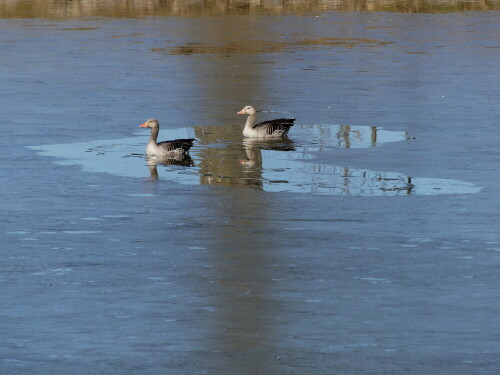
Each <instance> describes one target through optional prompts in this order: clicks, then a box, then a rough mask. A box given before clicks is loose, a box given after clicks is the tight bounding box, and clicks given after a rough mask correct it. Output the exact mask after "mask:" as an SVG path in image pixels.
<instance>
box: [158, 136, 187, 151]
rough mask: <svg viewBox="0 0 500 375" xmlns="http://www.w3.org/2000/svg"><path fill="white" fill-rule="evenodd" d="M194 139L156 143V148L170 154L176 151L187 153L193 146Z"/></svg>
mask: <svg viewBox="0 0 500 375" xmlns="http://www.w3.org/2000/svg"><path fill="white" fill-rule="evenodd" d="M194 141H195V139H194V138H189V139H174V140H172V141H165V142H160V143H158V147H161V148H162V149H163V150H165V151H167V152H170V151H176V150H183V151H184V152H188V151H189V149H190V148H191V146H193V142H194Z"/></svg>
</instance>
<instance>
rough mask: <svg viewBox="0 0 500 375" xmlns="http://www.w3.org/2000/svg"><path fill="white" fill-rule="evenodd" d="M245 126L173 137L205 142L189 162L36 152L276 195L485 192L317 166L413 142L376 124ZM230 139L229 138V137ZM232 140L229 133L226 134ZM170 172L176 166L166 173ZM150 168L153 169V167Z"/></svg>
mask: <svg viewBox="0 0 500 375" xmlns="http://www.w3.org/2000/svg"><path fill="white" fill-rule="evenodd" d="M241 128H242V127H241V126H233V127H232V130H233V132H232V134H231V136H232V137H234V139H219V138H217V136H218V134H217V128H215V127H208V126H196V127H195V128H194V129H182V128H181V129H176V130H169V131H168V132H167V135H168V137H167V139H178V138H190V137H196V136H199V137H200V138H199V139H198V140H197V145H196V146H194V147H193V148H192V149H191V151H190V155H189V157H183V158H175V157H172V158H162V159H159V160H158V159H157V158H156V157H145V155H143V154H142V153H141V152H142V151H143V150H144V140H145V139H146V137H144V136H143V137H140V138H139V137H133V138H123V139H114V140H109V141H91V142H85V143H70V144H62V145H49V146H35V147H31V148H32V149H33V150H37V151H40V153H41V154H42V155H44V156H52V157H55V158H57V159H62V160H59V161H56V162H57V163H58V164H62V165H80V166H82V167H83V169H84V170H86V171H88V172H104V173H111V174H116V175H118V176H127V177H144V176H145V175H146V171H149V176H150V177H152V178H158V177H159V174H158V169H159V168H160V169H163V170H164V173H162V175H164V177H165V179H166V180H168V181H173V182H178V183H181V184H190V185H193V184H200V183H201V184H205V185H222V186H232V187H235V188H244V187H250V188H256V189H259V190H263V191H268V192H294V193H310V194H328V195H364V196H380V195H385V196H391V195H401V194H418V195H440V194H471V193H478V192H480V191H481V188H480V187H478V186H476V185H474V184H472V183H467V182H463V181H457V180H451V179H436V178H434V179H433V178H413V179H412V178H411V176H405V175H402V174H400V173H396V172H377V171H371V170H363V169H355V168H349V167H339V166H335V165H331V164H328V163H321V162H318V161H315V157H314V156H313V153H317V152H321V151H325V150H329V149H333V148H335V147H343V148H366V147H376V146H379V145H382V144H383V143H386V142H398V141H405V140H408V139H409V138H408V136H407V135H406V133H405V132H397V131H384V130H382V129H377V128H376V127H368V126H350V125H343V126H328V125H309V126H307V125H304V126H300V125H299V126H295V127H294V128H293V134H295V135H296V138H298V139H300V140H301V141H300V142H299V143H297V142H294V141H293V140H292V139H290V138H289V137H288V138H287V139H283V140H259V139H249V138H247V139H244V140H241V139H240V138H241V136H239V135H240V133H241ZM221 135H222V134H221ZM226 135H227V134H226ZM165 166H169V167H167V168H165ZM146 167H147V168H146Z"/></svg>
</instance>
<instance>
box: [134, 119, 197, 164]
mask: <svg viewBox="0 0 500 375" xmlns="http://www.w3.org/2000/svg"><path fill="white" fill-rule="evenodd" d="M139 127H141V128H151V138H149V142H148V145H147V146H146V154H147V155H148V156H187V155H189V149H190V148H191V146H193V142H194V141H195V139H194V138H189V139H174V140H171V141H164V142H160V143H156V141H157V139H158V133H159V132H160V124H159V123H158V120H155V119H149V120H147V121H146V122H145V123H143V124H141V125H139Z"/></svg>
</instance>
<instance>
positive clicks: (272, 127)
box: [253, 118, 295, 135]
mask: <svg viewBox="0 0 500 375" xmlns="http://www.w3.org/2000/svg"><path fill="white" fill-rule="evenodd" d="M294 121H295V119H294V118H277V119H275V120H270V121H263V122H259V123H258V124H256V125H254V126H253V128H254V129H262V130H263V131H265V133H266V134H269V135H271V134H273V133H274V132H276V131H278V132H283V131H288V129H289V128H290V127H291V126H293V123H294Z"/></svg>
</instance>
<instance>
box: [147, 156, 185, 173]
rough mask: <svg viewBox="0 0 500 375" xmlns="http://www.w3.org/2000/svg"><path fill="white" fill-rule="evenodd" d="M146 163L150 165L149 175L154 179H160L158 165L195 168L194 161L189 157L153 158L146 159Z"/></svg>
mask: <svg viewBox="0 0 500 375" xmlns="http://www.w3.org/2000/svg"><path fill="white" fill-rule="evenodd" d="M146 161H147V164H148V169H149V174H150V176H151V178H152V179H158V169H157V165H158V164H160V165H179V166H183V167H192V166H194V161H193V159H191V156H189V155H185V154H182V155H173V156H170V155H167V156H165V155H163V156H151V157H146Z"/></svg>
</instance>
